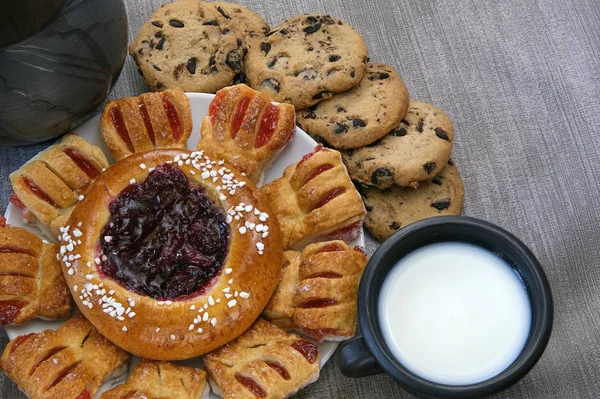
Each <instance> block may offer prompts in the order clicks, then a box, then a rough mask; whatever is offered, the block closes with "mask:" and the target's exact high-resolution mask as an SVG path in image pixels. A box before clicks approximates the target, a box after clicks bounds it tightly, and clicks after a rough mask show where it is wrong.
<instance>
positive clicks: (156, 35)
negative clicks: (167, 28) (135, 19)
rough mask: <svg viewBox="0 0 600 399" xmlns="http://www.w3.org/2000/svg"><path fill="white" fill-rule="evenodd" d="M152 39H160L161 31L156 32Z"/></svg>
mask: <svg viewBox="0 0 600 399" xmlns="http://www.w3.org/2000/svg"><path fill="white" fill-rule="evenodd" d="M154 37H155V38H157V39H160V38H161V37H162V32H161V31H158V32H156V33H155V34H154Z"/></svg>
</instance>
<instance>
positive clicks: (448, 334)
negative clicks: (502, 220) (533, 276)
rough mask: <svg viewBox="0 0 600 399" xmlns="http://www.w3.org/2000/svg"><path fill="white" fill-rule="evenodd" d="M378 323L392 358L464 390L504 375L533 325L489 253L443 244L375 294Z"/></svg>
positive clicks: (402, 264) (411, 261) (402, 268)
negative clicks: (463, 386) (470, 385)
mask: <svg viewBox="0 0 600 399" xmlns="http://www.w3.org/2000/svg"><path fill="white" fill-rule="evenodd" d="M378 307H379V309H378V311H379V324H380V326H381V329H382V331H383V335H384V339H385V342H386V344H387V346H388V347H389V349H390V351H391V352H392V353H393V354H394V356H395V357H396V359H397V360H398V361H399V362H400V363H402V364H403V365H404V366H405V367H406V368H407V369H409V370H410V371H412V372H413V373H414V374H416V375H418V376H420V377H422V378H424V379H426V380H429V381H432V382H437V383H441V384H448V385H468V384H473V383H477V382H481V381H484V380H487V379H489V378H491V377H493V376H495V375H497V374H498V373H500V372H501V371H503V370H504V369H506V368H507V367H508V366H509V365H510V364H511V363H512V362H513V361H514V360H515V359H516V358H517V356H518V355H519V353H520V352H521V350H522V348H523V346H524V345H525V341H526V340H527V337H528V335H529V329H530V327H531V304H530V302H529V298H528V296H527V292H526V290H525V287H524V286H523V283H522V282H521V280H520V279H519V278H518V277H517V275H516V273H515V272H514V271H513V270H512V268H511V267H510V266H509V265H508V264H507V263H506V262H505V261H504V260H503V259H501V258H500V257H499V256H497V255H495V254H494V253H492V252H490V251H488V250H486V249H483V248H481V247H478V246H476V245H472V244H465V243H458V242H444V243H436V244H430V245H427V246H425V247H422V248H419V249H417V250H415V251H413V252H411V253H409V254H408V255H406V256H405V257H403V258H402V259H400V260H399V261H398V263H397V264H396V265H395V266H394V267H393V268H392V270H391V271H390V272H389V274H388V276H387V277H386V279H385V281H384V282H383V286H382V288H381V292H380V294H379V304H378Z"/></svg>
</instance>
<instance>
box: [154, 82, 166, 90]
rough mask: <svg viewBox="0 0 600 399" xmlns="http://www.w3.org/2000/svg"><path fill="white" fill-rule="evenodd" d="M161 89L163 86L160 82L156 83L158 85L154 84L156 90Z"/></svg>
mask: <svg viewBox="0 0 600 399" xmlns="http://www.w3.org/2000/svg"><path fill="white" fill-rule="evenodd" d="M163 87H165V85H163V84H162V83H160V82H158V83H157V84H156V88H157V89H162V88H163Z"/></svg>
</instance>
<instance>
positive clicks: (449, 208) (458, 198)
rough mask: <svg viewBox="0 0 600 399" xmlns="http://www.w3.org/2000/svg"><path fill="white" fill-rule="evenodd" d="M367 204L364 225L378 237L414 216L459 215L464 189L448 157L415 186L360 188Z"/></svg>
mask: <svg viewBox="0 0 600 399" xmlns="http://www.w3.org/2000/svg"><path fill="white" fill-rule="evenodd" d="M360 191H361V195H362V197H363V201H364V203H365V207H366V208H367V218H366V219H365V226H366V227H367V229H369V231H370V232H371V234H372V235H373V236H374V237H375V238H377V239H378V240H381V241H383V240H385V239H387V238H388V237H390V236H391V235H392V234H394V233H395V232H396V231H398V230H399V229H400V228H402V227H404V226H406V225H408V224H411V223H414V222H416V221H418V220H421V219H425V218H429V217H433V216H442V215H446V216H447V215H460V213H461V211H462V208H463V200H464V196H465V191H464V187H463V181H462V179H461V177H460V174H459V173H458V169H457V168H456V166H455V165H454V163H453V162H452V161H449V162H448V163H447V164H446V166H445V167H444V168H443V169H442V170H441V171H440V173H439V174H438V175H437V176H436V177H434V178H433V179H432V180H429V181H426V182H422V183H421V184H419V187H418V188H416V189H415V188H412V187H399V186H394V187H391V188H389V189H386V190H379V189H378V188H376V187H368V188H363V189H362V190H360Z"/></svg>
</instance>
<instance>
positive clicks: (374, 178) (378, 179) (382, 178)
mask: <svg viewBox="0 0 600 399" xmlns="http://www.w3.org/2000/svg"><path fill="white" fill-rule="evenodd" d="M393 178H394V174H393V173H392V171H391V170H389V169H388V168H377V169H375V171H374V172H373V174H372V175H371V182H372V183H373V184H380V183H383V182H385V183H391V181H392V179H393Z"/></svg>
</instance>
